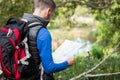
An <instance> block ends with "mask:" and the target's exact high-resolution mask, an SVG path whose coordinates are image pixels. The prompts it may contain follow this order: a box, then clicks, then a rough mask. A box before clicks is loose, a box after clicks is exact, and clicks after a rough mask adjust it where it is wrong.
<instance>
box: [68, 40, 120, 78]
mask: <svg viewBox="0 0 120 80" xmlns="http://www.w3.org/2000/svg"><path fill="white" fill-rule="evenodd" d="M118 47H120V42H119V43H118V45H117V46H116V47H115V48H114V49H113V50H112V51H111V52H110V54H109V55H108V56H107V57H105V58H104V59H103V60H102V61H101V62H99V63H98V64H97V65H96V66H95V67H93V68H92V69H90V70H88V71H86V72H84V73H82V74H80V75H78V76H76V77H74V78H72V79H70V80H76V79H79V78H81V77H83V76H85V75H86V74H88V73H90V72H92V71H93V70H95V69H96V68H98V67H99V66H100V65H101V64H102V63H103V62H105V61H106V60H107V59H108V58H109V57H110V56H111V55H112V54H113V53H114V52H116V51H117V49H118Z"/></svg>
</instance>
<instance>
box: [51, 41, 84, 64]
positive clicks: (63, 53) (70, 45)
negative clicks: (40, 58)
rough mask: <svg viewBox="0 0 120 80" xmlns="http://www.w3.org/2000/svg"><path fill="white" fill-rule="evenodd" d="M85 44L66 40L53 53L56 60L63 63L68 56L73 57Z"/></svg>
mask: <svg viewBox="0 0 120 80" xmlns="http://www.w3.org/2000/svg"><path fill="white" fill-rule="evenodd" d="M83 46H84V45H83V44H82V45H81V44H80V43H78V42H75V41H71V40H65V41H64V42H63V43H62V44H61V45H60V46H59V47H58V48H57V49H56V50H55V52H53V54H52V56H53V60H54V62H55V63H61V62H63V61H65V60H67V59H68V58H70V57H73V56H74V55H75V54H77V52H78V50H79V49H80V48H81V47H83Z"/></svg>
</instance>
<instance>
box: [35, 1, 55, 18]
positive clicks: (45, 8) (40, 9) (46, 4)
mask: <svg viewBox="0 0 120 80" xmlns="http://www.w3.org/2000/svg"><path fill="white" fill-rule="evenodd" d="M34 8H35V11H34V14H35V15H36V14H37V16H40V17H42V18H45V19H50V18H51V16H53V15H54V12H55V8H56V4H55V2H54V1H53V0H34Z"/></svg>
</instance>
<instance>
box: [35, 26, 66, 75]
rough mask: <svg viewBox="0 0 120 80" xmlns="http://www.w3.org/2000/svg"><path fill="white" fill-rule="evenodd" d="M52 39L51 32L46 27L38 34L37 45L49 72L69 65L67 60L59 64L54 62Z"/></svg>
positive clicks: (44, 65)
mask: <svg viewBox="0 0 120 80" xmlns="http://www.w3.org/2000/svg"><path fill="white" fill-rule="evenodd" d="M51 41H52V39H51V35H50V32H49V31H48V30H47V29H46V28H42V29H41V30H40V31H39V33H38V36H37V47H38V50H39V56H40V58H41V61H42V65H43V68H44V71H45V72H46V73H48V74H49V73H54V72H58V71H61V70H64V69H66V68H67V67H68V63H67V61H65V62H63V63H59V64H58V63H57V64H56V63H54V61H53V58H52V44H51Z"/></svg>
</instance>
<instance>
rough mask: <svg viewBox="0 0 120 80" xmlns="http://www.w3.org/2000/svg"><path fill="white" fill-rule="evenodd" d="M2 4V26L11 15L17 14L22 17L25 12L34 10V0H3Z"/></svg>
mask: <svg viewBox="0 0 120 80" xmlns="http://www.w3.org/2000/svg"><path fill="white" fill-rule="evenodd" d="M0 5H1V6H0V26H1V25H3V24H4V23H5V22H6V20H8V18H9V17H12V16H15V17H18V18H21V17H22V15H23V13H25V12H32V10H33V1H32V0H1V1H0Z"/></svg>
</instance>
